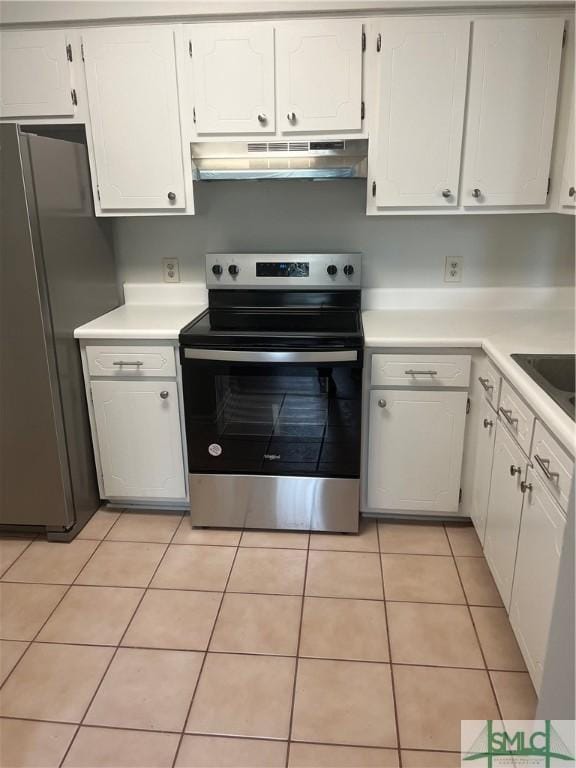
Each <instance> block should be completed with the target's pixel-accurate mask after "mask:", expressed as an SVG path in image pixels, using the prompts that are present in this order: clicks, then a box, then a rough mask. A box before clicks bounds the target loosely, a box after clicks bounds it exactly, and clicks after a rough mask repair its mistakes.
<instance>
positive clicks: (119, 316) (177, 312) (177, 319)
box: [74, 304, 207, 341]
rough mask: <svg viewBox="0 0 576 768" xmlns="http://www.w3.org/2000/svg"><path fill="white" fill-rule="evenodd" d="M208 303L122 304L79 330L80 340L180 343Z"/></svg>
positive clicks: (76, 332)
mask: <svg viewBox="0 0 576 768" xmlns="http://www.w3.org/2000/svg"><path fill="white" fill-rule="evenodd" d="M206 306H207V305H206V304H123V305H122V306H121V307H118V308H117V309H113V310H112V311H111V312H107V313H106V314H105V315H102V316H101V317H97V318H96V320H92V321H91V322H90V323H86V324H85V325H81V326H80V328H76V330H75V331H74V336H75V338H77V339H164V340H168V341H178V334H179V333H180V330H181V329H182V328H184V326H185V325H188V323H189V322H191V321H192V320H194V318H195V317H198V315H199V314H200V313H201V312H203V311H204V310H205V309H206Z"/></svg>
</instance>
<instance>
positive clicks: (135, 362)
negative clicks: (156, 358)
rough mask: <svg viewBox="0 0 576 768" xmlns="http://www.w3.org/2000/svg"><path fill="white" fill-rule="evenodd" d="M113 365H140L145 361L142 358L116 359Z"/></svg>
mask: <svg viewBox="0 0 576 768" xmlns="http://www.w3.org/2000/svg"><path fill="white" fill-rule="evenodd" d="M112 365H136V366H140V365H144V363H143V362H142V360H114V362H113V363H112Z"/></svg>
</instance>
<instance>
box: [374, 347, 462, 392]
mask: <svg viewBox="0 0 576 768" xmlns="http://www.w3.org/2000/svg"><path fill="white" fill-rule="evenodd" d="M469 381H470V355H373V357H372V376H371V383H372V386H377V387H378V386H404V387H424V388H428V387H467V386H468V382H469Z"/></svg>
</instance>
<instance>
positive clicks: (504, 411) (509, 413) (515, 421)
mask: <svg viewBox="0 0 576 768" xmlns="http://www.w3.org/2000/svg"><path fill="white" fill-rule="evenodd" d="M499 410H500V413H501V414H502V416H504V418H505V419H506V421H507V422H508V424H510V426H513V425H514V424H518V419H514V418H512V411H511V410H509V409H506V408H502V406H500V409H499Z"/></svg>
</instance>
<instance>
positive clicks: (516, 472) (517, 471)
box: [510, 464, 522, 477]
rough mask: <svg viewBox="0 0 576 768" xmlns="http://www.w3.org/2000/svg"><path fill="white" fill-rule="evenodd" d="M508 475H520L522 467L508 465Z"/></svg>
mask: <svg viewBox="0 0 576 768" xmlns="http://www.w3.org/2000/svg"><path fill="white" fill-rule="evenodd" d="M510 474H511V475H512V477H514V475H521V474H522V467H515V466H514V464H510Z"/></svg>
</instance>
